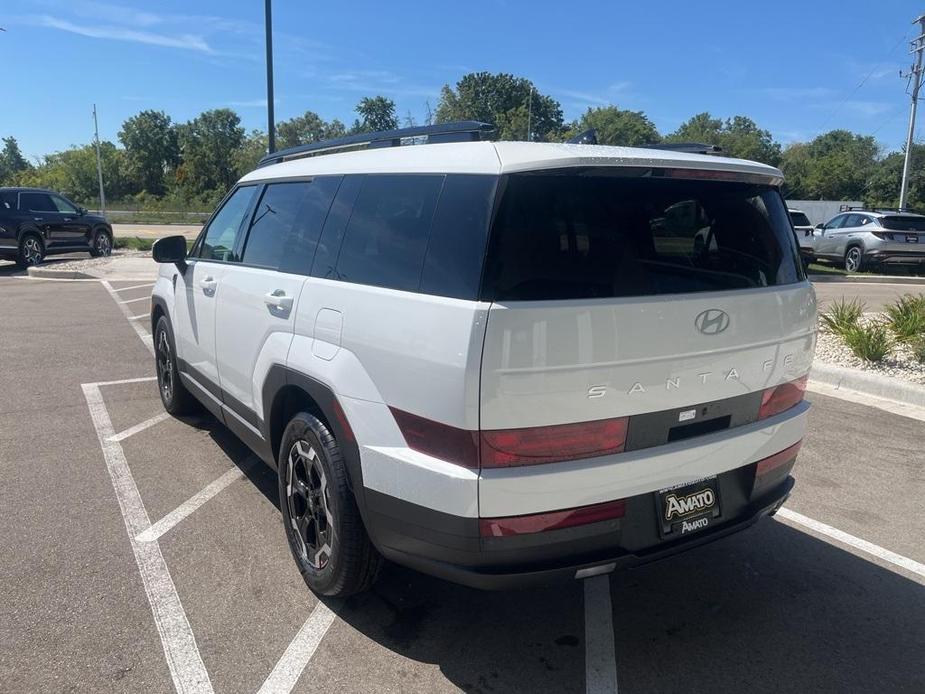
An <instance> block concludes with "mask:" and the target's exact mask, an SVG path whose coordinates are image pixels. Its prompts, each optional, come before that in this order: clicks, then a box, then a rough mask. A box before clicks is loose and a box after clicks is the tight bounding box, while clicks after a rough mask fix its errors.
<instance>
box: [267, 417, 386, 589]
mask: <svg viewBox="0 0 925 694" xmlns="http://www.w3.org/2000/svg"><path fill="white" fill-rule="evenodd" d="M277 462H278V463H279V466H278V467H279V500H280V508H281V511H282V516H283V527H284V528H285V531H286V539H287V540H288V541H289V549H290V550H291V551H292V556H293V558H294V559H295V562H296V565H297V566H298V567H299V571H300V572H301V574H302V578H303V579H305V583H306V584H308V587H309V588H311V589H312V590H313V591H314V592H315V593H318V594H319V595H327V596H330V597H346V596H348V595H353V594H354V593H360V592H363V591H365V590H367V589H369V587H370V586H372V584H373V583H374V582H375V580H376V576H377V574H378V573H379V566H380V564H381V562H382V559H381V557H380V556H379V553H378V552H376V549H375V548H374V547H373V545H372V543H371V542H370V541H369V536H368V535H367V534H366V528H365V527H364V526H363V520H362V518H361V517H360V511H359V509H358V508H357V505H356V499H355V498H354V496H353V492H351V491H350V487H349V486H348V484H347V470H346V466H345V465H344V460H343V457H342V455H341V452H340V447H339V446H338V445H337V441H336V440H335V439H334V436H333V435H332V434H331V432H330V431H329V430H328V428H327V427H326V426H325V425H324V424H323V423H322V422H321V421H320V420H318V419H317V418H316V417H313V416H312V415H310V414H308V413H307V412H299V413H298V414H296V415H295V416H294V417H293V418H292V419H291V420H290V421H289V424H288V425H287V426H286V430H285V431H284V432H283V438H282V441H281V442H280V447H279V460H278V461H277Z"/></svg>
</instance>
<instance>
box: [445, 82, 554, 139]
mask: <svg viewBox="0 0 925 694" xmlns="http://www.w3.org/2000/svg"><path fill="white" fill-rule="evenodd" d="M528 118H529V129H530V134H529V137H530V138H531V139H533V140H541V141H542V140H552V139H556V138H557V137H558V136H559V134H560V133H561V131H562V107H561V106H560V105H559V102H558V101H556V100H555V99H553V98H552V97H550V96H546V95H544V94H541V93H540V92H539V91H538V90H537V89H536V87H535V86H534V85H533V83H532V82H531V81H530V80H528V79H526V78H523V77H515V76H514V75H510V74H507V73H498V74H491V73H489V72H474V73H469V74H468V75H464V76H463V78H462V79H460V80H459V81H458V82H457V83H456V89H453V88H452V87H450V86H449V85H448V84H447V85H444V86H443V90H442V91H441V93H440V101H439V103H438V104H437V111H436V113H435V119H436V122H437V123H446V122H449V121H455V120H477V121H482V122H483V123H492V124H494V126H495V128H496V131H495V138H496V139H500V140H525V139H527V137H528V134H527V121H528Z"/></svg>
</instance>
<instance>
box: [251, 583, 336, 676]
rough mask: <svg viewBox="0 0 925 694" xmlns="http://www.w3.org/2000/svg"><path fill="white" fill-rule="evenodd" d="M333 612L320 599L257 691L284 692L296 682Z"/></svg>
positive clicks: (328, 624) (329, 623) (326, 629)
mask: <svg viewBox="0 0 925 694" xmlns="http://www.w3.org/2000/svg"><path fill="white" fill-rule="evenodd" d="M333 623H334V612H333V611H332V610H331V609H330V608H329V607H328V606H327V605H325V604H324V603H323V602H321V601H320V600H319V601H318V604H317V605H315V609H314V610H312V613H311V614H310V615H308V619H306V620H305V623H304V624H303V625H302V628H301V629H299V633H298V634H296V636H295V638H294V639H293V640H292V642H291V643H290V644H289V647H288V648H287V649H286V652H285V653H283V657H282V658H280V659H279V662H278V663H276V667H274V668H273V671H272V672H271V673H270V674H269V675H268V676H267V679H266V680H264V683H263V685H262V686H261V687H260V689H259V690H258V692H257V694H288V692H291V691H292V688H293V687H294V686H295V685H296V682H298V681H299V677H300V676H301V675H302V671H303V670H304V669H305V666H306V665H308V661H309V660H311V658H312V656H313V655H314V654H315V650H316V649H317V648H318V644H320V643H321V639H323V638H324V635H325V633H327V631H328V629H329V628H330V626H331V624H333Z"/></svg>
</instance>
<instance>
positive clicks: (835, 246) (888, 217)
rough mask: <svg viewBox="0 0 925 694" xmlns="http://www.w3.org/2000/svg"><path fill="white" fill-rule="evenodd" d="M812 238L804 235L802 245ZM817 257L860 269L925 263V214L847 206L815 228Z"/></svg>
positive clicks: (813, 239)
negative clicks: (844, 210)
mask: <svg viewBox="0 0 925 694" xmlns="http://www.w3.org/2000/svg"><path fill="white" fill-rule="evenodd" d="M807 240H809V239H801V244H800V245H801V246H802V245H804V244H805V243H806V241H807ZM811 242H812V253H813V256H814V257H816V258H820V259H822V260H829V261H832V262H835V263H838V264H840V265H843V266H844V268H845V269H846V270H847V271H848V272H860V271H862V270H867V269H869V268H871V267H882V266H885V265H916V266H918V267H920V268H923V267H925V215H920V214H913V213H911V212H904V211H896V210H855V209H852V210H848V211H847V212H843V213H841V214H837V215H835V216H834V217H833V218H832V219H830V220H829V221H828V222H826V223H825V224H817V225H816V228H815V229H813V233H812V237H811Z"/></svg>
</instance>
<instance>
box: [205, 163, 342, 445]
mask: <svg viewBox="0 0 925 694" xmlns="http://www.w3.org/2000/svg"><path fill="white" fill-rule="evenodd" d="M338 179H339V177H324V178H319V179H317V182H312V181H305V180H303V181H285V182H279V183H269V184H267V185H265V186H264V187H263V189H262V190H261V191H260V193H259V201H258V203H257V204H256V205H255V207H254V211H253V214H252V220H251V223H250V226H249V229H248V231H247V234H246V236H245V237H244V240H243V243H242V247H241V261H242V262H241V264H240V265H237V266H235V267H234V268H233V269H232V270H230V271H229V272H227V273H226V275H225V277H224V278H223V280H222V286H221V288H220V296H219V297H218V306H217V309H216V310H217V315H216V324H215V338H216V354H217V362H218V372H219V380H220V384H221V387H222V394H223V397H224V402H225V405H226V407H227V408H228V409H230V410H232V412H233V413H234V414H236V415H238V417H239V418H240V419H243V420H244V421H245V422H247V424H248V425H250V426H251V427H252V428H253V429H256V430H258V432H259V431H260V429H261V425H262V419H263V399H262V386H263V382H264V379H265V376H266V374H267V372H268V370H269V369H270V367H271V366H273V365H274V364H278V365H284V364H285V363H286V358H287V355H288V352H289V346H290V344H291V342H292V338H293V328H294V322H295V317H296V308H297V305H296V304H297V302H298V300H299V296H300V294H301V291H302V285H303V284H304V282H305V277H306V275H308V273H309V270H310V269H311V257H305V256H307V255H309V256H313V255H314V246H315V244H316V243H317V237H318V236H319V235H320V228H321V225H322V224H323V222H324V215H326V214H327V210H328V208H329V207H330V204H331V201H332V200H333V197H334V193H335V192H336V189H337V184H338V182H339V180H338ZM306 247H307V248H308V249H309V251H310V253H306V251H305V248H306ZM299 258H304V260H302V261H300V260H299ZM293 261H295V262H293Z"/></svg>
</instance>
